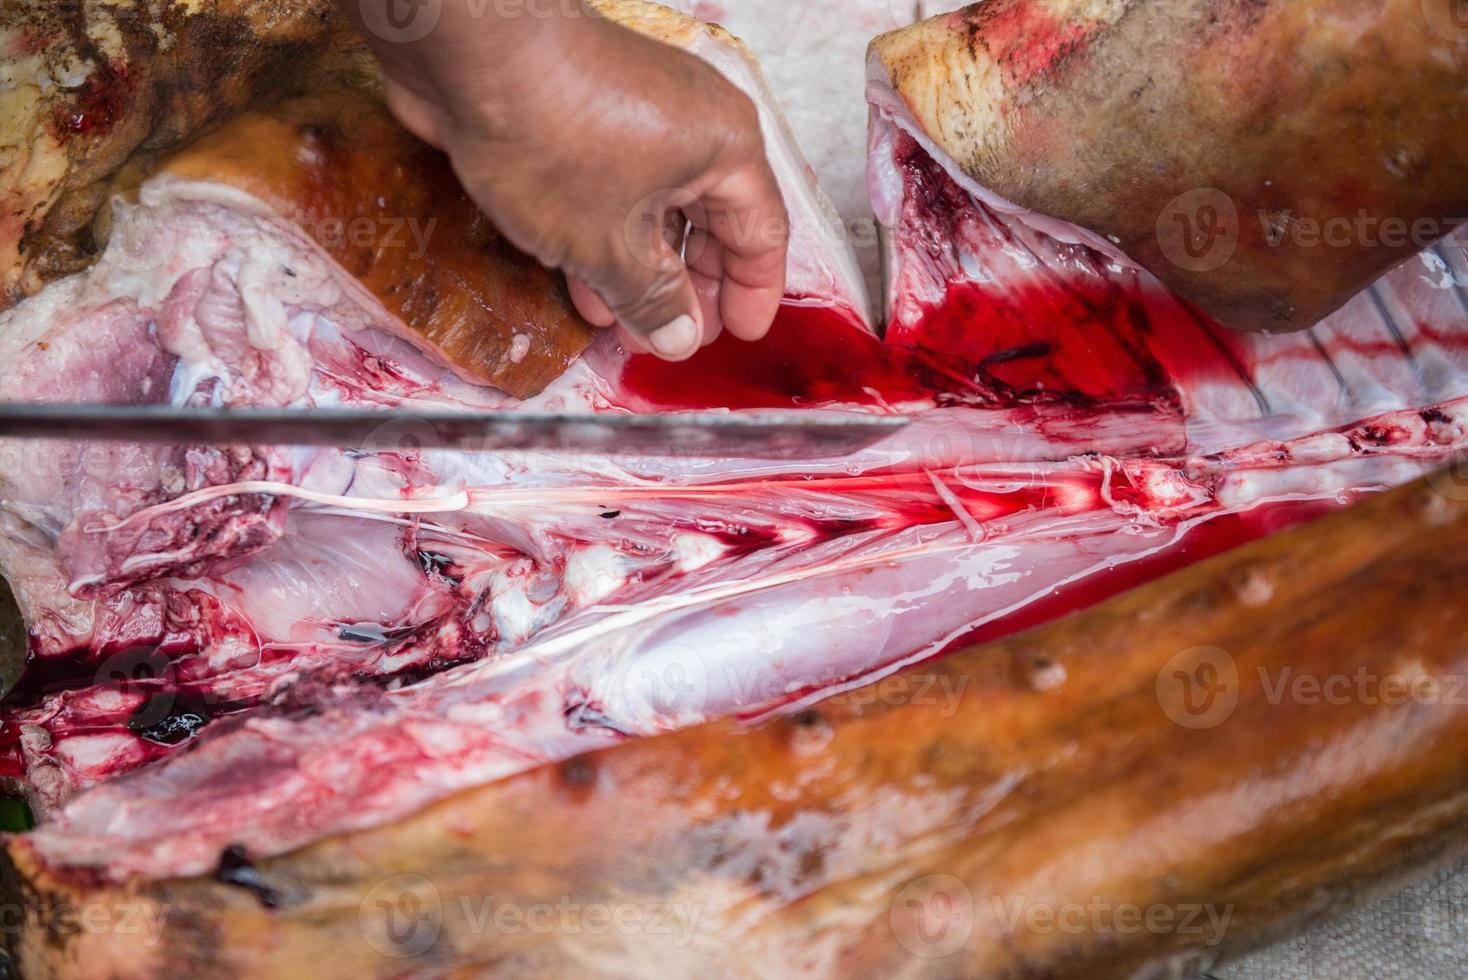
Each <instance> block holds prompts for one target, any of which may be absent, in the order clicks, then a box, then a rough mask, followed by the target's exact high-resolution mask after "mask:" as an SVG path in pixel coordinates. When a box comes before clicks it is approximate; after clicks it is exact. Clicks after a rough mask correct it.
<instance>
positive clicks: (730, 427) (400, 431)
mask: <svg viewBox="0 0 1468 980" xmlns="http://www.w3.org/2000/svg"><path fill="white" fill-rule="evenodd" d="M908 422H909V420H908V419H906V418H903V417H902V416H892V415H867V414H864V413H860V412H846V411H821V410H811V411H783V410H779V411H767V412H757V413H742V414H739V415H724V414H717V413H712V412H674V413H669V414H662V415H610V414H609V415H575V414H549V413H523V412H441V411H436V412H413V411H399V410H391V411H362V410H355V409H256V408H251V409H214V408H175V407H173V406H170V405H71V404H65V405H63V404H52V403H47V404H38V403H26V404H22V403H14V402H11V403H0V437H13V438H27V439H72V440H103V441H112V442H142V443H163V444H203V445H245V446H260V445H278V446H332V447H337V448H341V449H354V450H360V451H364V452H374V451H378V452H380V451H383V450H389V449H398V450H401V449H404V448H417V449H457V450H462V451H467V452H509V451H518V450H554V451H559V452H575V453H606V454H611V455H626V454H645V455H655V456H700V457H717V456H724V455H745V456H754V457H758V458H768V459H821V458H832V457H839V456H845V455H850V454H851V453H853V452H856V451H857V450H859V449H863V448H865V447H867V446H870V445H872V444H873V443H875V442H877V441H879V440H881V439H883V438H885V437H887V436H889V435H892V434H893V433H894V432H897V431H898V430H900V429H902V428H903V427H904V426H906V425H907V424H908Z"/></svg>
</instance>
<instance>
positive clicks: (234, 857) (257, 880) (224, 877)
mask: <svg viewBox="0 0 1468 980" xmlns="http://www.w3.org/2000/svg"><path fill="white" fill-rule="evenodd" d="M214 880H215V881H217V882H219V883H221V884H225V885H232V886H234V887H236V888H243V889H245V890H246V891H248V892H249V893H250V894H252V895H254V896H255V900H256V901H258V902H259V903H260V905H261V906H262V907H264V908H267V909H271V910H275V909H278V908H280V907H281V905H282V898H283V896H282V895H281V893H280V891H279V890H278V889H277V888H275V887H274V886H272V885H270V884H269V883H268V882H267V881H266V880H265V876H264V875H263V874H262V873H261V872H260V870H259V869H258V868H256V867H255V865H254V864H253V863H252V862H251V861H250V858H249V855H248V854H247V853H246V852H245V847H244V845H243V844H231V845H230V846H229V847H226V848H225V849H224V850H223V851H222V852H221V853H220V855H219V865H218V867H216V868H215V869H214Z"/></svg>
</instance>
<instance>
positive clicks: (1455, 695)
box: [3, 480, 1468, 980]
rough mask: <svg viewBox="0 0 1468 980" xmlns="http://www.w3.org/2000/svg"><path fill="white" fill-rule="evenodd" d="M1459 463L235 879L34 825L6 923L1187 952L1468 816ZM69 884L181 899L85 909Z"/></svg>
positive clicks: (716, 966) (488, 955) (17, 861)
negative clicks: (1173, 570)
mask: <svg viewBox="0 0 1468 980" xmlns="http://www.w3.org/2000/svg"><path fill="white" fill-rule="evenodd" d="M1435 486H1441V487H1443V488H1445V489H1453V485H1452V481H1451V480H1448V481H1445V482H1443V481H1434V480H1429V481H1425V482H1420V483H1418V484H1415V485H1413V486H1410V487H1407V488H1404V489H1402V490H1400V491H1396V492H1393V493H1391V494H1388V495H1384V496H1381V497H1379V498H1376V499H1374V500H1371V501H1368V502H1367V503H1365V504H1362V505H1360V506H1358V507H1355V508H1352V509H1350V510H1349V511H1346V512H1344V513H1341V514H1337V515H1335V516H1332V517H1329V518H1326V519H1324V520H1321V521H1319V522H1317V523H1315V524H1313V525H1309V526H1306V527H1303V528H1299V529H1296V530H1294V531H1291V532H1287V533H1285V534H1281V535H1279V536H1276V537H1273V538H1269V539H1266V540H1264V541H1261V542H1258V543H1255V544H1252V545H1249V546H1247V547H1244V548H1241V549H1239V550H1237V551H1234V552H1231V553H1229V554H1226V555H1223V556H1221V557H1219V558H1216V559H1213V560H1211V561H1208V562H1205V563H1203V564H1200V565H1197V566H1194V567H1192V568H1189V569H1186V570H1184V571H1182V572H1179V573H1177V574H1174V575H1172V576H1170V577H1168V578H1166V579H1163V580H1160V581H1158V582H1156V583H1153V584H1151V585H1149V586H1146V587H1144V588H1141V589H1138V590H1136V591H1134V592H1131V593H1128V594H1126V595H1123V596H1120V597H1118V598H1116V599H1113V600H1111V601H1109V602H1107V603H1105V604H1103V605H1101V606H1098V607H1096V608H1094V609H1092V610H1090V611H1087V612H1083V613H1080V614H1077V615H1074V616H1071V617H1069V618H1066V619H1064V620H1061V621H1059V622H1057V623H1055V624H1053V625H1050V626H1047V627H1044V628H1041V629H1039V630H1035V631H1032V632H1029V633H1026V634H1023V635H1021V636H1017V637H1014V638H1012V639H1009V640H1004V641H1001V642H999V643H994V644H990V645H987V646H983V647H979V648H975V649H970V650H967V651H963V652H960V653H958V654H956V655H954V656H952V657H949V658H947V659H945V660H942V661H940V662H937V663H934V664H929V665H925V666H923V667H920V668H918V669H915V670H910V671H908V672H906V673H904V674H902V675H899V676H898V677H896V678H893V679H889V680H887V681H884V682H881V683H878V684H876V685H874V686H872V687H870V688H867V689H864V690H858V691H855V692H852V693H850V694H847V695H843V696H839V697H836V698H833V699H831V700H829V701H826V702H824V703H822V704H819V705H816V706H815V707H814V708H812V709H810V710H808V711H806V712H804V713H802V714H798V715H795V716H792V717H785V718H779V719H775V720H772V721H769V722H767V723H765V724H762V725H757V726H754V727H746V726H742V725H740V724H737V723H735V722H720V723H717V724H711V725H707V726H704V727H701V728H697V729H692V730H688V731H684V732H679V733H675V734H671V735H667V736H664V737H659V738H651V739H644V740H640V741H635V742H631V743H628V744H626V745H622V746H619V747H617V748H613V749H609V750H606V751H603V752H599V753H594V754H591V755H587V756H583V757H581V758H577V759H573V760H570V761H568V762H565V763H562V764H559V765H552V766H547V767H544V768H541V769H538V770H535V771H532V772H528V773H525V774H523V775H521V776H518V777H515V778H512V779H508V780H505V781H502V782H499V783H495V784H492V785H489V786H485V787H483V788H480V789H476V790H472V791H469V792H466V793H463V794H461V795H459V796H456V797H454V798H452V799H449V800H447V801H444V802H443V803H440V804H438V805H436V806H434V807H431V808H429V809H427V810H425V811H423V812H421V813H419V814H418V815H416V816H414V817H412V818H410V819H408V820H404V821H401V822H399V823H396V824H393V825H391V826H386V827H381V828H377V829H373V830H366V831H362V832H358V833H353V834H349V835H345V836H342V837H337V838H333V839H330V840H325V841H322V842H320V843H317V844H314V845H312V846H310V847H307V848H303V849H301V850H300V851H297V852H295V853H293V854H289V855H286V856H284V857H282V858H279V859H275V860H270V861H262V862H260V863H259V864H258V865H257V866H255V867H253V868H251V869H248V871H247V873H246V874H244V875H243V876H242V875H240V874H238V873H237V874H236V875H235V876H234V878H233V880H234V882H235V883H234V884H228V883H223V882H220V881H216V880H212V879H210V878H195V879H189V880H180V881H160V882H152V881H136V882H133V883H130V884H128V885H125V886H121V887H118V886H109V885H104V884H102V883H100V882H97V881H95V880H90V879H89V878H88V876H87V875H86V873H84V872H81V873H68V872H67V871H65V870H64V869H56V868H51V867H46V866H44V865H42V864H40V863H39V862H38V861H37V860H36V858H35V856H34V855H33V854H32V853H31V852H30V851H29V850H28V849H27V847H26V843H25V838H24V837H19V838H12V839H11V840H10V841H9V842H8V843H7V849H6V856H5V860H4V862H3V876H4V890H5V894H6V896H7V897H8V900H10V901H18V900H22V899H23V900H24V901H25V902H26V903H27V908H29V909H31V910H32V911H31V915H32V917H33V918H32V920H31V921H32V922H33V923H35V924H33V925H29V926H28V927H26V928H24V929H18V928H16V927H14V926H11V925H7V926H6V931H7V933H8V941H9V944H10V950H11V953H12V956H14V957H15V959H16V961H17V962H18V964H19V966H20V968H21V969H22V971H23V973H24V975H25V976H27V977H32V978H43V977H57V976H67V977H109V978H124V977H145V976H156V975H159V974H160V972H162V971H165V970H171V971H173V972H179V971H180V970H181V969H182V970H183V972H187V973H188V974H189V975H190V976H197V977H226V976H252V977H292V976H312V977H320V978H322V980H326V978H331V977H369V976H380V977H388V976H404V975H407V974H409V973H412V974H413V975H425V976H428V975H432V976H440V975H442V976H465V977H469V976H483V975H486V974H489V973H493V975H495V976H512V977H513V976H565V975H581V974H584V973H586V972H588V971H589V970H597V969H600V970H603V971H605V972H609V973H612V974H614V975H618V976H665V975H669V974H674V975H690V976H694V975H697V976H726V975H740V976H760V975H771V974H781V975H783V974H788V973H801V972H809V973H810V974H811V975H817V976H835V977H852V978H855V977H868V976H870V977H887V976H931V977H959V976H984V977H1000V978H1004V977H1082V978H1088V980H1089V978H1106V977H1124V976H1137V975H1142V976H1162V975H1189V974H1190V972H1191V971H1192V970H1201V969H1206V968H1207V967H1208V966H1209V965H1210V964H1212V963H1214V962H1216V961H1218V960H1219V959H1220V958H1223V957H1226V956H1228V955H1232V954H1234V953H1237V952H1239V951H1242V950H1244V949H1247V948H1249V947H1250V946H1253V945H1256V944H1258V943H1260V942H1263V941H1266V940H1268V939H1271V938H1275V937H1278V936H1280V935H1282V934H1285V933H1287V932H1288V931H1291V930H1293V929H1296V928H1299V927H1301V926H1303V925H1304V924H1306V923H1307V922H1309V921H1311V920H1312V919H1315V918H1318V917H1319V916H1322V915H1326V914H1330V913H1333V912H1337V911H1339V910H1341V909H1343V908H1345V907H1348V906H1350V905H1351V904H1354V903H1356V902H1359V901H1361V900H1363V899H1365V898H1367V897H1369V896H1370V895H1372V894H1374V892H1375V890H1377V889H1379V888H1382V887H1387V886H1389V885H1390V884H1392V883H1394V882H1396V881H1398V880H1399V879H1400V877H1401V876H1402V875H1403V874H1404V873H1407V872H1409V871H1410V870H1411V869H1414V868H1420V867H1424V866H1427V865H1431V864H1435V863H1438V862H1441V861H1444V860H1447V859H1449V858H1450V857H1451V856H1452V855H1453V854H1454V853H1455V852H1457V851H1459V850H1461V848H1462V845H1463V843H1464V841H1465V839H1468V768H1465V766H1464V764H1463V746H1464V744H1468V707H1465V706H1464V703H1463V701H1464V699H1463V694H1464V687H1463V685H1462V678H1464V677H1468V645H1465V644H1464V643H1463V637H1464V636H1465V635H1468V604H1465V603H1464V602H1463V601H1462V597H1463V595H1464V592H1465V590H1468V501H1464V500H1462V499H1455V498H1461V497H1462V495H1461V494H1460V493H1446V494H1445V493H1442V492H1439V491H1438V490H1436V489H1434V487H1435ZM1200 648H1203V649H1200ZM1206 648H1217V650H1221V651H1223V652H1225V653H1226V654H1227V658H1226V659H1223V660H1221V661H1220V660H1217V659H1215V661H1214V663H1219V662H1222V663H1225V664H1228V663H1231V664H1232V665H1233V666H1234V667H1235V668H1236V670H1237V677H1236V679H1235V678H1233V677H1231V676H1230V675H1229V674H1228V673H1227V672H1225V673H1224V674H1222V675H1214V674H1210V673H1209V672H1208V671H1207V670H1206V669H1204V668H1205V667H1206V666H1207V665H1208V663H1209V661H1208V659H1207V658H1208V657H1209V656H1213V657H1215V658H1217V657H1218V654H1217V653H1211V654H1210V652H1209V650H1208V649H1206ZM1358 672H1364V675H1365V676H1366V677H1368V678H1376V679H1377V680H1376V681H1375V682H1373V683H1371V684H1369V685H1368V686H1367V687H1365V688H1360V687H1358V686H1357V682H1356V681H1355V680H1354V678H1355V677H1356V676H1357V675H1358ZM1179 673H1181V675H1182V676H1183V678H1190V679H1191V681H1192V683H1191V685H1190V686H1188V687H1184V686H1182V685H1181V683H1180V682H1179V680H1178V675H1179ZM1301 678H1303V679H1305V680H1306V681H1307V682H1309V681H1312V680H1313V681H1315V682H1316V683H1320V684H1322V686H1321V687H1315V688H1310V687H1301V686H1299V685H1298V683H1297V681H1298V680H1299V679H1301ZM1330 678H1344V683H1345V686H1344V687H1340V686H1339V685H1336V684H1335V683H1334V682H1331V681H1329V680H1328V679H1330ZM1389 678H1397V679H1399V680H1400V681H1401V682H1402V686H1401V687H1400V688H1398V687H1392V686H1390V685H1391V683H1392V682H1391V681H1388V680H1387V679H1389ZM1430 682H1436V684H1437V685H1438V686H1437V687H1436V688H1431V687H1429V686H1424V685H1427V684H1429V683H1430ZM1159 684H1160V685H1161V686H1160V687H1159ZM1409 684H1413V685H1416V686H1408V685H1409ZM1210 686H1211V687H1214V688H1218V689H1219V692H1218V693H1216V694H1215V695H1214V698H1213V699H1212V700H1210V697H1209V692H1208V688H1209V687H1210ZM1433 690H1435V691H1436V692H1437V695H1436V696H1432V693H1431V692H1432V691H1433ZM1343 692H1344V693H1343ZM1414 692H1416V693H1414ZM1423 692H1427V694H1425V695H1424V694H1423ZM1234 695H1236V697H1237V703H1236V704H1235V705H1233V706H1232V709H1231V710H1229V704H1228V699H1229V698H1230V697H1231V696H1234ZM1210 705H1215V706H1216V707H1212V708H1210ZM1210 711H1212V712H1213V713H1212V714H1210ZM1179 720H1182V721H1186V722H1189V723H1190V724H1192V725H1200V726H1202V727H1188V726H1187V725H1184V724H1180V723H1179ZM1210 722H1211V723H1212V724H1211V727H1210V726H1209V724H1208V723H1210ZM933 876H937V877H933ZM262 898H263V899H264V900H265V902H268V903H269V904H270V905H273V906H274V907H273V908H272V907H267V906H266V905H265V904H262ZM1127 903H1131V904H1135V905H1137V906H1138V907H1139V909H1140V910H1141V911H1139V912H1138V913H1137V914H1136V915H1135V916H1133V917H1132V918H1130V919H1129V918H1126V917H1125V916H1126V913H1121V912H1114V913H1113V912H1103V913H1099V914H1101V915H1102V918H1101V919H1100V920H1099V921H1100V926H1099V927H1098V926H1097V925H1095V924H1094V923H1095V922H1096V920H1094V919H1093V918H1092V915H1093V910H1095V909H1101V908H1103V907H1104V908H1106V909H1112V910H1115V909H1116V908H1117V907H1118V906H1121V905H1124V904H1127ZM1202 905H1206V906H1209V907H1211V909H1212V911H1213V917H1212V918H1210V917H1209V916H1208V914H1207V912H1203V911H1200V912H1199V913H1198V914H1197V915H1194V914H1193V912H1194V910H1196V909H1197V907H1198V906H1202ZM73 907H74V908H81V909H85V908H95V909H97V911H95V912H93V913H91V914H92V915H93V916H94V918H93V920H92V921H93V922H94V923H95V922H97V921H98V919H97V918H96V917H97V916H101V917H102V918H101V920H100V921H101V922H102V923H103V924H104V926H105V924H106V923H107V922H109V921H111V922H117V923H118V925H119V927H120V925H121V922H120V917H121V916H123V915H125V914H126V915H130V916H131V917H130V918H129V919H128V922H131V923H138V922H146V921H150V920H149V919H148V918H147V915H156V914H159V913H160V912H162V913H164V914H166V918H165V919H164V920H163V927H162V929H161V931H157V932H154V933H152V934H147V933H140V932H138V931H137V928H138V927H136V926H135V927H134V931H131V932H124V931H123V930H122V929H121V928H118V929H108V928H97V927H95V926H94V927H93V928H90V929H79V928H76V927H75V926H72V927H70V928H68V927H67V925H66V923H67V921H68V920H67V919H66V918H65V914H66V913H65V912H64V910H65V909H67V908H73ZM618 909H621V910H623V911H622V912H621V913H620V914H621V915H622V916H623V918H622V919H620V920H612V921H621V922H622V923H623V925H622V926H621V927H614V926H613V925H611V924H610V923H609V921H608V919H607V918H606V917H607V916H608V915H609V914H611V913H612V912H614V911H615V910H618ZM1074 909H1079V910H1080V911H1079V913H1074V912H1070V911H1063V910H1074ZM129 910H131V911H129ZM139 910H142V912H143V913H145V914H144V915H139ZM536 910H541V911H536ZM1047 912H1058V913H1059V914H1063V915H1064V916H1065V918H1063V919H1061V920H1059V923H1057V921H1056V920H1054V919H1050V918H1047V917H1046V915H1047ZM1075 914H1080V915H1081V916H1082V918H1081V919H1080V920H1079V922H1080V925H1079V927H1077V926H1076V922H1077V920H1076V919H1075ZM596 915H600V916H602V918H601V919H599V920H598V919H595V918H592V916H596ZM655 915H656V916H658V917H657V918H656V919H654V918H653V916H655ZM1143 915H1150V916H1151V918H1150V919H1145V918H1141V916H1143ZM107 916H114V917H115V918H111V919H109V918H108V917H107ZM497 916H504V917H503V918H497ZM516 916H520V918H516ZM535 916H539V918H535ZM583 916H586V918H582V917H583ZM628 916H641V918H640V919H638V918H628ZM674 916H682V917H683V920H684V921H685V922H688V921H691V931H692V933H693V934H692V935H691V936H686V935H682V934H680V933H679V932H678V931H677V929H675V927H674V924H675V923H676V922H677V921H678V920H677V919H675V918H674ZM1113 916H1114V917H1113ZM1225 916H1226V918H1225ZM1147 922H1151V923H1152V927H1151V928H1148V927H1147V925H1146V923H1147ZM51 923H59V925H56V926H54V927H50V928H48V924H51ZM924 930H925V931H924ZM143 938H151V941H148V942H141V941H140V939H143ZM1166 964H1172V965H1176V966H1178V967H1179V969H1178V970H1177V972H1172V971H1171V970H1169V969H1166V968H1165V965H1166Z"/></svg>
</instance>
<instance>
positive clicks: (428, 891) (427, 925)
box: [357, 874, 443, 959]
mask: <svg viewBox="0 0 1468 980" xmlns="http://www.w3.org/2000/svg"><path fill="white" fill-rule="evenodd" d="M357 925H358V928H359V929H360V930H361V932H362V938H363V939H365V940H366V941H367V944H368V945H369V946H371V947H372V948H373V949H375V950H376V951H377V952H379V953H381V954H382V955H383V956H390V957H393V958H394V959H410V958H413V957H416V956H422V955H423V954H425V953H427V952H428V951H430V950H431V949H433V947H434V945H435V944H436V943H437V942H438V937H439V934H440V933H441V932H442V931H443V901H442V899H441V898H440V897H439V893H438V888H437V887H435V886H434V884H433V882H431V881H429V880H428V879H427V878H425V877H423V876H422V875H412V874H405V875H396V876H394V877H392V878H388V879H386V880H384V881H380V882H378V883H377V884H376V885H374V886H373V887H372V889H371V891H369V892H368V893H367V894H366V895H365V896H363V898H362V902H361V904H360V905H358V907H357Z"/></svg>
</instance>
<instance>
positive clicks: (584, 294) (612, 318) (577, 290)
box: [566, 276, 617, 327]
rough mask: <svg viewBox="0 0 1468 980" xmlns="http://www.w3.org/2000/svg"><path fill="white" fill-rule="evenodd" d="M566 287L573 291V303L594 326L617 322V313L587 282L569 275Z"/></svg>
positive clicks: (606, 325) (608, 325)
mask: <svg viewBox="0 0 1468 980" xmlns="http://www.w3.org/2000/svg"><path fill="white" fill-rule="evenodd" d="M566 287H567V288H568V289H569V290H570V291H571V304H572V305H573V306H575V307H576V312H577V313H580V314H581V317H582V319H584V320H585V321H586V322H587V323H589V324H591V325H592V326H593V327H610V326H611V325H612V324H614V323H616V322H617V315H616V314H615V313H613V312H612V311H611V310H610V309H609V308H608V307H607V304H606V303H603V302H602V299H601V297H600V296H598V295H597V294H596V290H594V289H592V288H591V287H590V286H588V285H587V284H586V283H584V282H582V281H581V280H580V279H577V278H576V277H575V276H567V277H566Z"/></svg>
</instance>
